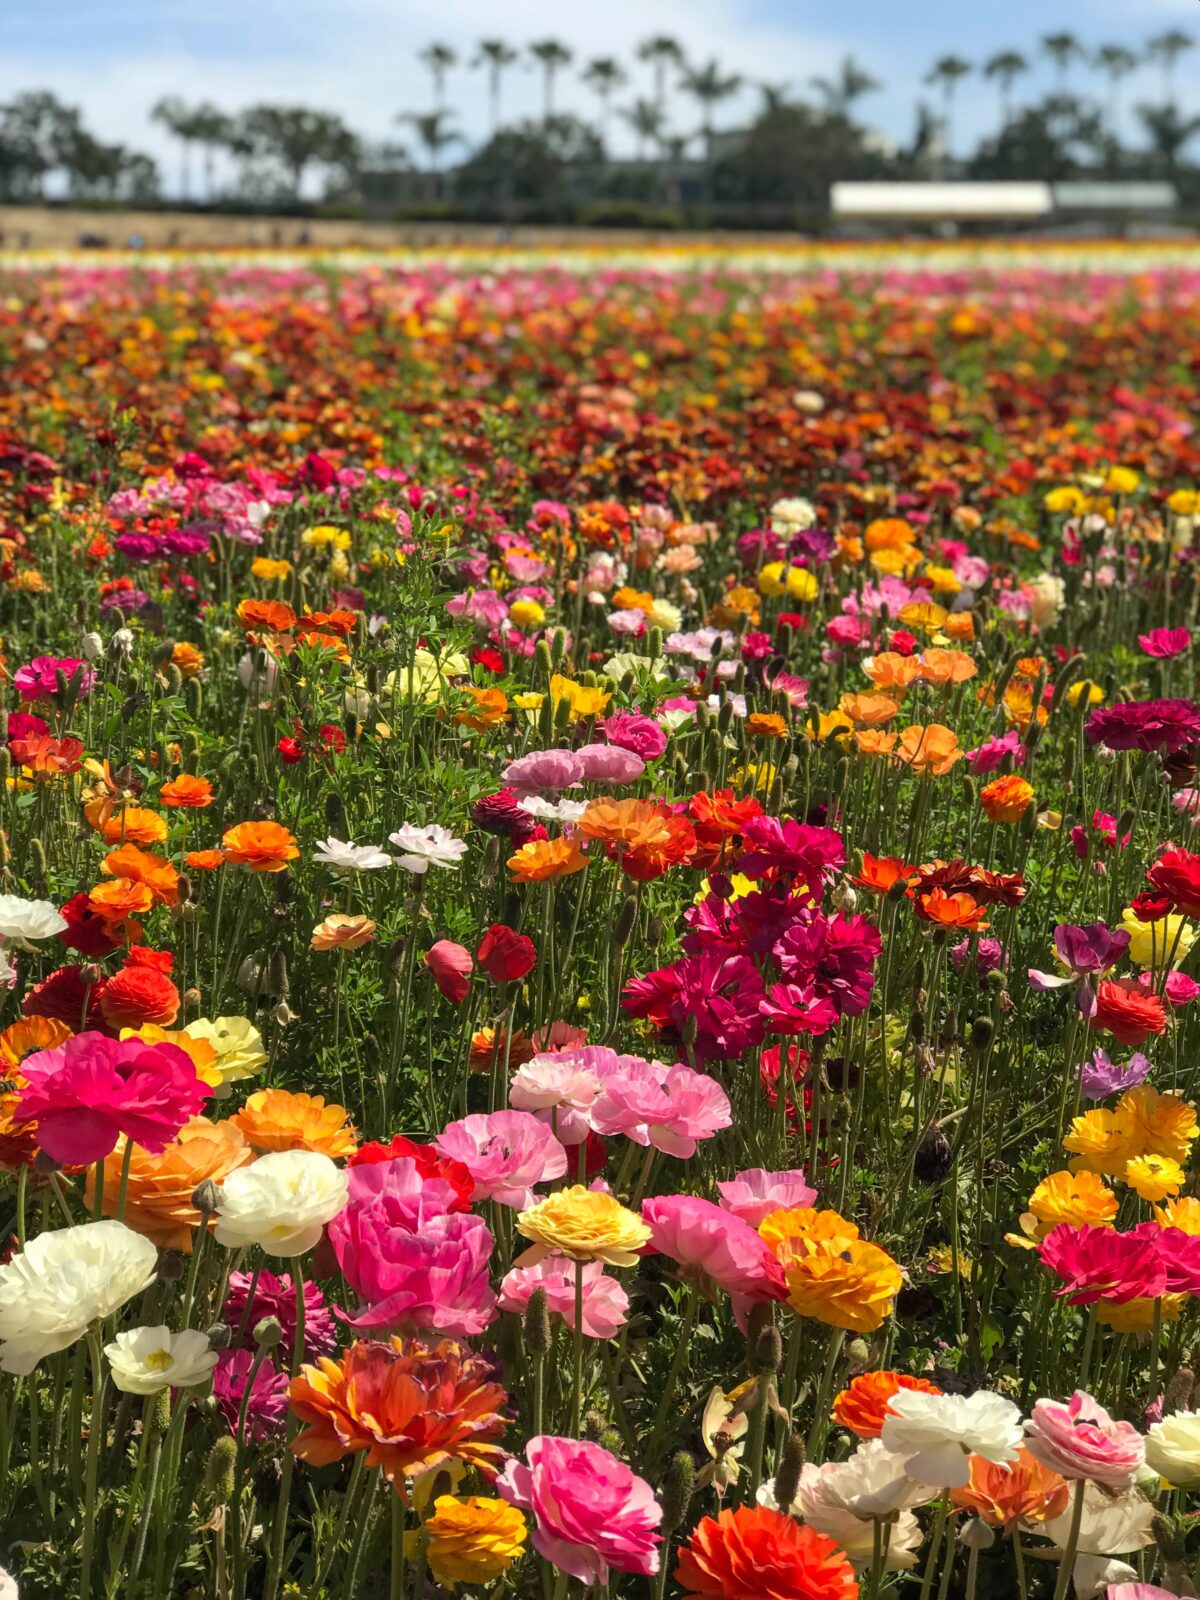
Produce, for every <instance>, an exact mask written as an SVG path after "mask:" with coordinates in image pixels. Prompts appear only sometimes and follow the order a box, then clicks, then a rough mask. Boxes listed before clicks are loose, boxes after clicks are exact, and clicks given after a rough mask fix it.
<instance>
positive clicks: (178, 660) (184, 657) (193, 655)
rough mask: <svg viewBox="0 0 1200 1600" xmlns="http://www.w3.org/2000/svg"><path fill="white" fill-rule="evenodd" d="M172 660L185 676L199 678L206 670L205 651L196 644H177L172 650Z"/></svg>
mask: <svg viewBox="0 0 1200 1600" xmlns="http://www.w3.org/2000/svg"><path fill="white" fill-rule="evenodd" d="M171 661H172V663H173V664H174V665H175V666H177V667H178V668H179V670H180V672H181V673H182V674H183V676H184V677H185V678H198V677H199V676H200V674H201V673H202V672H203V671H204V651H203V650H198V649H197V648H196V646H195V645H194V644H184V643H180V644H177V645H176V646H175V648H174V650H172V651H171Z"/></svg>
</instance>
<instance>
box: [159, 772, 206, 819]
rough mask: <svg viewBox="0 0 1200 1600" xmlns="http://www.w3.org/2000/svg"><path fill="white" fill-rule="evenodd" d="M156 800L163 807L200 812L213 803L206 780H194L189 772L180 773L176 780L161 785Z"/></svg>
mask: <svg viewBox="0 0 1200 1600" xmlns="http://www.w3.org/2000/svg"><path fill="white" fill-rule="evenodd" d="M158 798H159V800H160V801H161V802H162V804H163V805H164V806H171V807H173V808H176V809H179V808H182V809H184V810H188V811H202V810H203V809H204V808H205V807H206V806H210V805H212V803H213V786H212V784H211V783H210V782H209V780H208V779H207V778H196V777H193V776H192V774H191V773H190V772H181V773H180V774H179V776H178V777H177V778H172V779H171V780H170V781H169V782H167V783H164V784H163V786H162V788H161V789H160V790H159V791H158Z"/></svg>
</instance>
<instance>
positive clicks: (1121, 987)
mask: <svg viewBox="0 0 1200 1600" xmlns="http://www.w3.org/2000/svg"><path fill="white" fill-rule="evenodd" d="M1088 1027H1089V1028H1090V1029H1091V1030H1092V1032H1093V1033H1111V1034H1112V1036H1113V1038H1114V1039H1115V1040H1116V1041H1117V1043H1118V1044H1141V1043H1142V1041H1143V1040H1144V1039H1148V1038H1149V1037H1150V1035H1151V1034H1152V1033H1164V1032H1165V1031H1166V1027H1167V1013H1166V1009H1165V1008H1164V1006H1163V1003H1162V1001H1161V1000H1160V999H1159V998H1158V996H1157V995H1156V994H1147V993H1146V991H1145V990H1144V989H1141V988H1139V987H1138V985H1137V984H1136V983H1126V982H1122V981H1120V980H1119V979H1117V978H1109V979H1107V980H1106V981H1105V982H1104V983H1101V984H1099V985H1098V986H1097V989H1096V1009H1095V1012H1094V1013H1093V1014H1092V1016H1091V1018H1090V1019H1089V1021H1088Z"/></svg>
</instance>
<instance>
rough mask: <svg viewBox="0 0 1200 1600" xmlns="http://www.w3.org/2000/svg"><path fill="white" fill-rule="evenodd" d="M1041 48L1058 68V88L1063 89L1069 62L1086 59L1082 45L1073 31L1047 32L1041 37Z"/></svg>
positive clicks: (1065, 83)
mask: <svg viewBox="0 0 1200 1600" xmlns="http://www.w3.org/2000/svg"><path fill="white" fill-rule="evenodd" d="M1042 49H1043V50H1044V51H1045V52H1046V54H1047V55H1048V56H1049V57H1050V59H1051V61H1053V63H1054V65H1055V67H1056V68H1057V69H1058V84H1059V89H1060V90H1065V89H1066V87H1067V73H1068V72H1069V71H1070V69H1071V63H1072V62H1073V61H1082V60H1085V59H1086V57H1085V54H1084V50H1083V46H1082V45H1081V44H1080V43H1079V40H1078V39H1077V38H1076V37H1075V35H1074V34H1073V33H1047V34H1046V35H1044V37H1043V39H1042Z"/></svg>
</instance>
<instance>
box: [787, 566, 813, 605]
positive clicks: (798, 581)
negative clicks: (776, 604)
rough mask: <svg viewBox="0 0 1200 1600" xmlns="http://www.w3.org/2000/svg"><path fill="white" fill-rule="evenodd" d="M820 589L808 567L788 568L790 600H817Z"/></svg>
mask: <svg viewBox="0 0 1200 1600" xmlns="http://www.w3.org/2000/svg"><path fill="white" fill-rule="evenodd" d="M820 587H821V586H820V584H818V582H817V580H816V578H814V577H813V575H812V573H811V572H810V571H809V570H808V568H807V567H789V568H788V572H787V592H788V598H789V599H790V600H802V601H809V600H815V599H816V598H817V595H818V594H819V593H820Z"/></svg>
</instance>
